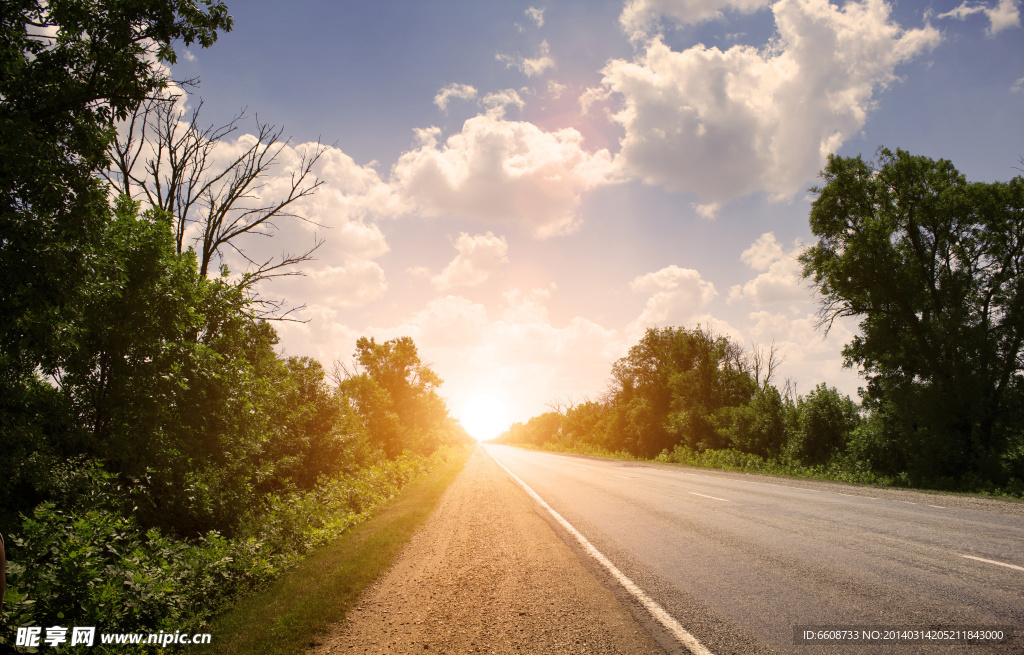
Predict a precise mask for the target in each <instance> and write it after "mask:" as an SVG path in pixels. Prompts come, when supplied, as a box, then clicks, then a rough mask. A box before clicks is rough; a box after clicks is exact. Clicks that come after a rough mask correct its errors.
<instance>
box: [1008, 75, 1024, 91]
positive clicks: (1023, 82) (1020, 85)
mask: <svg viewBox="0 0 1024 655" xmlns="http://www.w3.org/2000/svg"><path fill="white" fill-rule="evenodd" d="M1010 93H1024V77H1022V78H1020V79H1018V80H1017V81H1016V82H1014V83H1013V84H1011V85H1010Z"/></svg>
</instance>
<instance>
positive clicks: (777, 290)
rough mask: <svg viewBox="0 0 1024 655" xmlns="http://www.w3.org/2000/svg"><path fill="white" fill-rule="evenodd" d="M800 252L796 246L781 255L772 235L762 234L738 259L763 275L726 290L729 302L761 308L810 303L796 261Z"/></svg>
mask: <svg viewBox="0 0 1024 655" xmlns="http://www.w3.org/2000/svg"><path fill="white" fill-rule="evenodd" d="M802 251H803V246H802V245H801V244H799V243H796V244H794V246H793V248H792V249H791V250H790V251H789V252H784V251H783V250H782V246H781V245H780V244H779V242H778V241H776V240H775V235H774V234H773V233H771V232H765V233H764V234H762V235H761V236H760V237H759V238H758V239H757V241H755V242H754V243H753V244H752V245H751V246H750V247H749V248H747V249H746V250H744V251H743V253H742V254H741V255H740V259H741V260H742V261H743V263H744V264H746V265H747V266H749V267H750V268H752V269H754V270H755V271H762V272H761V274H760V275H758V276H757V277H755V278H754V279H752V280H750V281H749V282H747V283H746V284H743V285H739V284H738V285H736V286H734V287H732V288H731V289H730V290H729V302H730V303H731V302H733V301H736V300H741V299H742V300H747V301H749V302H751V303H753V304H754V305H758V306H763V305H770V304H773V303H781V302H803V301H807V300H808V299H810V293H809V291H808V290H807V288H806V285H805V284H804V283H803V278H802V276H801V270H802V269H801V266H800V262H799V261H798V260H797V256H798V255H799V254H800V253H801V252H802Z"/></svg>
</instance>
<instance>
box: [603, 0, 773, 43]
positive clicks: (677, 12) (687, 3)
mask: <svg viewBox="0 0 1024 655" xmlns="http://www.w3.org/2000/svg"><path fill="white" fill-rule="evenodd" d="M767 6H768V0H630V1H629V2H628V3H626V6H625V7H624V8H623V10H622V14H621V15H620V16H619V23H620V24H621V25H622V29H623V30H625V32H626V34H628V35H629V36H630V38H631V39H633V40H634V41H637V40H641V39H645V38H648V37H649V36H650V34H651V33H652V32H653V31H655V30H656V29H657V28H658V27H659V26H660V23H661V21H662V19H668V20H669V21H670V22H673V23H675V24H676V25H680V26H682V25H693V24H696V23H703V22H705V21H709V20H719V19H721V18H722V17H723V16H724V14H723V10H724V11H736V12H740V13H753V12H755V11H757V10H758V9H762V8H765V7H767Z"/></svg>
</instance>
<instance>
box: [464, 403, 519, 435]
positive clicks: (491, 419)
mask: <svg viewBox="0 0 1024 655" xmlns="http://www.w3.org/2000/svg"><path fill="white" fill-rule="evenodd" d="M459 421H460V422H461V423H462V427H464V428H466V432H468V433H469V434H470V435H471V436H472V437H473V438H474V439H476V440H477V441H487V440H488V439H493V438H494V437H496V436H498V435H499V434H501V433H502V432H504V431H505V430H507V429H508V412H507V411H506V410H505V404H504V403H502V402H501V401H500V400H498V399H497V398H495V397H494V396H492V395H490V394H486V393H482V394H478V395H476V396H473V397H472V398H470V399H469V400H468V401H466V404H465V405H463V406H462V413H461V414H460V415H459Z"/></svg>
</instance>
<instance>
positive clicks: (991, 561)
mask: <svg viewBox="0 0 1024 655" xmlns="http://www.w3.org/2000/svg"><path fill="white" fill-rule="evenodd" d="M960 557H966V558H967V559H973V560H977V561H979V562H985V563H986V564H995V565H996V566H1005V567H1006V568H1008V569H1014V570H1015V571H1024V566H1017V565H1016V564H1007V563H1006V562H997V561H995V560H994V559H985V558H984V557H975V556H974V555H961V556H960Z"/></svg>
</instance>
